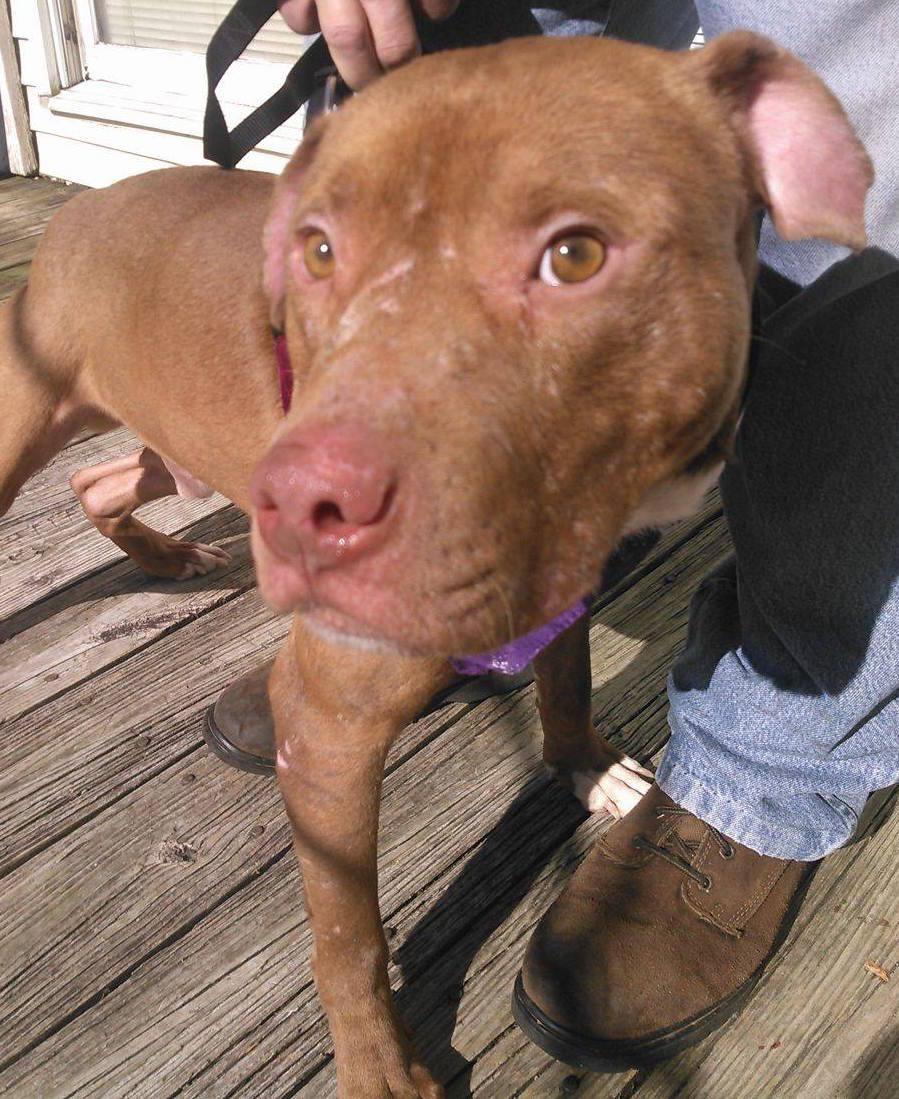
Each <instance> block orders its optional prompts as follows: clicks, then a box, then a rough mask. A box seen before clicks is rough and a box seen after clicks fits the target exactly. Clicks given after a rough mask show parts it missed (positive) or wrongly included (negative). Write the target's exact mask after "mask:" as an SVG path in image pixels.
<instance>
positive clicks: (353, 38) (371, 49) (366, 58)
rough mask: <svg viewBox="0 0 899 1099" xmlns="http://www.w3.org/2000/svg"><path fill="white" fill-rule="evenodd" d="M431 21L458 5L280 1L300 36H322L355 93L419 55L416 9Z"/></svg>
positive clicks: (432, 0)
mask: <svg viewBox="0 0 899 1099" xmlns="http://www.w3.org/2000/svg"><path fill="white" fill-rule="evenodd" d="M413 3H415V4H416V5H417V6H418V7H419V8H421V10H422V11H423V12H424V13H425V15H427V16H428V17H429V18H430V19H446V18H447V17H448V16H450V15H452V14H453V12H454V11H455V10H456V8H457V7H458V6H459V0H278V8H279V10H280V12H281V15H282V17H283V19H284V22H285V23H286V24H287V25H288V27H290V28H291V30H294V31H296V32H297V34H315V33H316V32H317V31H321V33H322V35H323V36H324V39H325V41H326V42H327V43H328V46H329V47H330V50H331V57H332V58H333V60H334V64H335V65H336V66H337V71H338V72H339V73H340V75H341V76H342V77H343V79H344V80H345V81H346V83H347V84H348V85H349V86H350V87H351V88H352V89H353V90H354V91H359V89H360V88H364V87H365V85H366V84H370V83H371V81H372V80H374V79H375V78H376V77H378V76H380V75H381V74H382V73H384V72H385V71H386V70H388V69H393V68H396V66H397V65H402V64H403V62H405V61H410V60H411V59H412V58H413V57H416V56H417V55H418V54H419V52H420V51H421V44H420V43H419V41H418V34H417V33H416V30H415V20H414V18H413V15H412V4H413Z"/></svg>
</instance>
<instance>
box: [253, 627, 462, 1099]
mask: <svg viewBox="0 0 899 1099" xmlns="http://www.w3.org/2000/svg"><path fill="white" fill-rule="evenodd" d="M448 679H449V672H448V666H446V665H445V664H442V663H440V662H434V661H428V660H417V659H413V658H408V657H403V656H400V655H398V654H395V653H384V652H371V651H367V652H366V651H360V650H359V649H355V648H350V647H348V646H346V645H335V644H331V643H328V642H325V641H323V640H322V639H321V638H320V637H318V636H316V635H314V634H311V633H310V632H309V631H308V629H306V628H305V627H304V625H303V623H302V621H301V620H300V619H296V620H295V622H294V627H293V630H292V632H291V635H290V637H289V638H288V639H287V642H286V644H285V646H284V648H283V649H282V651H281V653H280V655H279V657H278V659H277V661H276V663H275V668H274V671H273V673H272V677H271V681H270V684H269V693H270V696H271V700H272V708H273V711H274V715H275V728H276V738H277V744H278V762H277V770H278V782H279V784H280V787H281V793H282V795H283V797H284V801H285V804H286V807H287V812H288V816H289V817H290V822H291V825H292V828H293V839H294V847H295V849H296V853H297V857H298V858H299V861H300V866H301V868H302V872H303V881H304V886H305V893H306V907H307V911H308V913H309V919H310V922H311V925H312V933H313V943H314V946H313V972H314V975H315V981H316V985H317V987H318V992H319V996H320V997H321V1000H322V1003H323V1005H324V1008H325V1011H326V1013H327V1015H328V1021H329V1023H330V1027H331V1035H332V1037H333V1040H334V1049H335V1055H336V1064H337V1079H338V1090H339V1093H340V1096H341V1097H342V1099H375V1097H378V1099H381V1097H388V1096H404V1097H415V1096H421V1097H425V1099H438V1097H440V1096H442V1095H443V1089H442V1088H441V1087H440V1086H439V1085H438V1084H437V1083H436V1082H435V1081H434V1079H433V1078H432V1077H431V1076H430V1074H429V1073H428V1071H427V1069H425V1068H424V1066H422V1065H421V1064H419V1063H418V1062H416V1061H415V1059H414V1057H413V1056H412V1053H411V1050H410V1047H409V1044H408V1042H407V1039H406V1036H405V1033H404V1029H403V1025H402V1022H401V1021H400V1019H399V1018H398V1016H397V1013H396V1011H395V1008H394V1006H393V1001H392V997H391V992H390V985H389V981H388V976H387V944H386V941H385V937H384V932H383V928H382V926H381V916H380V911H379V908H378V895H377V889H378V872H377V835H378V810H379V804H380V797H381V782H382V778H383V773H384V762H385V759H386V756H387V751H388V749H389V747H390V744H391V743H392V741H393V739H394V738H395V736H396V734H397V733H398V732H399V731H400V730H401V729H402V728H403V727H404V725H405V724H406V723H407V722H408V721H409V720H411V718H412V717H413V716H414V715H415V714H416V713H418V712H419V711H420V709H421V707H422V706H423V705H424V703H425V702H426V701H427V699H429V698H430V697H431V695H432V694H433V693H434V691H435V689H438V688H439V687H440V686H442V685H443V683H444V682H445V681H446V680H448Z"/></svg>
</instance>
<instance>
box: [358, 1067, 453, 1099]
mask: <svg viewBox="0 0 899 1099" xmlns="http://www.w3.org/2000/svg"><path fill="white" fill-rule="evenodd" d="M385 1061H386V1063H384V1062H385ZM355 1068H356V1070H355V1071H353V1070H352V1069H351V1070H350V1071H349V1072H344V1073H341V1072H340V1071H338V1074H337V1081H338V1083H337V1094H338V1099H445V1096H446V1092H445V1091H444V1090H443V1087H442V1086H441V1085H440V1084H438V1083H437V1081H436V1080H435V1079H434V1077H433V1076H432V1075H431V1074H430V1072H428V1070H427V1069H426V1068H425V1067H424V1065H423V1064H421V1062H419V1061H416V1060H412V1061H411V1062H409V1063H407V1064H400V1063H393V1064H391V1063H390V1059H389V1058H385V1059H384V1060H383V1061H382V1063H381V1064H379V1063H378V1061H376V1060H371V1061H369V1062H368V1064H366V1065H364V1066H363V1064H362V1063H360V1062H358V1061H357V1062H356V1066H355Z"/></svg>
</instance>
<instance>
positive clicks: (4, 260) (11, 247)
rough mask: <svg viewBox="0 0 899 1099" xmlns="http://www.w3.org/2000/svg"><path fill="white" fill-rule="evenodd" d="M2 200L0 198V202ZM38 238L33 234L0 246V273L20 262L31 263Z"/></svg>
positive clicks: (10, 269)
mask: <svg viewBox="0 0 899 1099" xmlns="http://www.w3.org/2000/svg"><path fill="white" fill-rule="evenodd" d="M2 201H3V200H2V199H0V202H2ZM39 240H40V237H39V236H38V235H37V234H35V235H33V236H28V237H24V238H22V239H21V240H13V241H10V242H9V244H4V245H2V246H0V273H3V274H5V273H6V272H8V271H12V270H13V269H14V268H16V267H20V266H21V265H22V264H29V263H31V261H32V259H33V258H34V253H35V252H36V251H37V242H38V241H39ZM26 278H27V273H26Z"/></svg>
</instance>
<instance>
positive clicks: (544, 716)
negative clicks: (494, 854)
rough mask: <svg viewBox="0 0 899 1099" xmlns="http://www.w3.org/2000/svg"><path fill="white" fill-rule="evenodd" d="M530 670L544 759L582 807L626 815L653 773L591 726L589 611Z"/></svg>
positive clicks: (540, 656) (618, 815)
mask: <svg viewBox="0 0 899 1099" xmlns="http://www.w3.org/2000/svg"><path fill="white" fill-rule="evenodd" d="M534 673H535V677H536V680H537V704H538V706H539V708H540V719H541V722H542V724H543V762H544V763H545V764H546V766H547V768H548V769H549V771H550V772H551V773H552V774H553V775H554V776H555V777H556V778H558V779H559V781H560V782H562V783H563V784H564V785H566V786H568V787H569V789H570V790H571V791H572V793H574V794H575V796H576V797H577V798H578V799H579V801H580V802H581V803H582V804H583V806H584V808H585V809H589V810H590V811H591V812H607V813H611V814H612V816H614V817H621V816H624V814H625V813H627V812H629V811H630V810H631V809H633V807H634V806H635V805H636V804H637V802H638V801H639V800H640V798H641V797H642V796H643V794H645V793H646V791H647V790H648V789H649V784H650V781H651V780H652V774H651V772H649V771H647V770H646V768H645V767H641V766H640V764H639V763H637V761H636V760H634V759H631V758H630V756H626V755H624V753H623V752H619V751H618V749H617V748H615V747H614V746H613V745H612V744H610V743H609V741H607V740H606V739H605V737H602V736H600V735H599V733H597V732H596V730H595V729H594V728H593V722H592V716H591V707H590V695H591V678H590V617H589V615H586V614H585V615H582V616H581V617H580V618H579V619H578V620H577V621H576V622H575V623H574V624H573V625H571V626H569V627H568V629H567V630H566V631H565V632H564V633H563V634H560V635H559V636H558V637H557V638H556V639H555V641H553V642H552V644H550V645H548V646H547V647H546V648H545V649H544V650H543V652H542V653H540V655H539V656H537V657H536V658H535V660H534Z"/></svg>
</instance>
